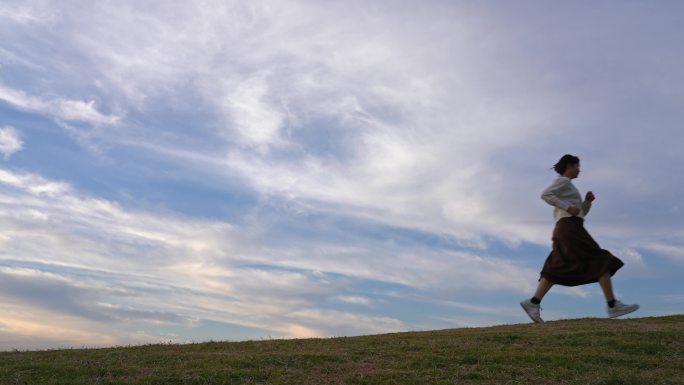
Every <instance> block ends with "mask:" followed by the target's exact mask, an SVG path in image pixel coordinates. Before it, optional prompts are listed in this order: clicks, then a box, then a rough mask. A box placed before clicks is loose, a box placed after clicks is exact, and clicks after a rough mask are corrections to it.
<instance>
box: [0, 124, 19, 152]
mask: <svg viewBox="0 0 684 385" xmlns="http://www.w3.org/2000/svg"><path fill="white" fill-rule="evenodd" d="M22 148H24V142H23V141H22V140H21V134H20V133H19V131H18V130H17V129H16V128H14V127H12V126H5V127H0V153H2V155H3V156H4V157H5V160H7V159H9V157H10V156H12V154H14V153H15V152H17V151H21V149H22Z"/></svg>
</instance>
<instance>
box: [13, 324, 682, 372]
mask: <svg viewBox="0 0 684 385" xmlns="http://www.w3.org/2000/svg"><path fill="white" fill-rule="evenodd" d="M0 384H55V385H56V384H160V385H161V384H188V385H189V384H197V385H199V384H298V385H299V384H302V385H305V384H359V385H361V384H369V385H370V384H421V385H423V384H583V385H588V384H597V385H598V384H601V385H626V384H634V385H643V384H684V315H677V316H669V317H655V318H636V319H627V320H607V319H580V320H567V321H555V322H547V323H545V324H541V325H535V324H522V325H507V326H496V327H489V328H473V329H450V330H439V331H429V332H410V333H394V334H384V335H375V336H364V337H342V338H330V339H301V340H268V341H248V342H208V343H201V344H190V345H146V346H134V347H122V348H109V349H79V350H77V349H72V350H51V351H38V352H8V353H0Z"/></svg>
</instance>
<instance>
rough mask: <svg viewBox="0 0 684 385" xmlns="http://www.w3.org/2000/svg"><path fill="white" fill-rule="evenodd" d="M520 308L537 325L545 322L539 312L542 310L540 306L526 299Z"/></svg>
mask: <svg viewBox="0 0 684 385" xmlns="http://www.w3.org/2000/svg"><path fill="white" fill-rule="evenodd" d="M520 306H522V308H523V310H525V313H527V315H528V316H530V318H531V319H532V321H534V322H536V323H543V322H544V320H543V319H541V315H540V314H539V311H540V310H541V309H542V308H541V306H539V304H535V303H532V301H530V300H529V299H526V300H524V301H520Z"/></svg>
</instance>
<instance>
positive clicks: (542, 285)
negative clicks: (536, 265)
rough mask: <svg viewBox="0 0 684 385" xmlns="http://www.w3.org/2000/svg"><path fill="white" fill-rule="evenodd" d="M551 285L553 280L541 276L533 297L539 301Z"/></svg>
mask: <svg viewBox="0 0 684 385" xmlns="http://www.w3.org/2000/svg"><path fill="white" fill-rule="evenodd" d="M551 286H553V282H550V281H549V280H547V279H546V278H544V277H542V278H541V279H540V280H539V285H537V291H536V292H534V298H536V299H538V300H540V301H541V300H542V298H544V296H545V295H546V293H548V292H549V290H551Z"/></svg>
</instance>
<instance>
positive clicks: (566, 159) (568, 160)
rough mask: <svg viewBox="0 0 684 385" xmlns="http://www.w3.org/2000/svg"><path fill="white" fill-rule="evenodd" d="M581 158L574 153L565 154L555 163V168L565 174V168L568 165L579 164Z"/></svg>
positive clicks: (559, 172)
mask: <svg viewBox="0 0 684 385" xmlns="http://www.w3.org/2000/svg"><path fill="white" fill-rule="evenodd" d="M579 161H580V159H579V158H578V157H576V156H574V155H570V154H565V155H563V156H562V157H561V158H560V160H559V161H558V163H556V164H554V165H553V169H554V170H556V172H557V173H558V174H560V175H563V173H564V172H565V169H567V168H568V166H570V165H573V164H577V163H579Z"/></svg>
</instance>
